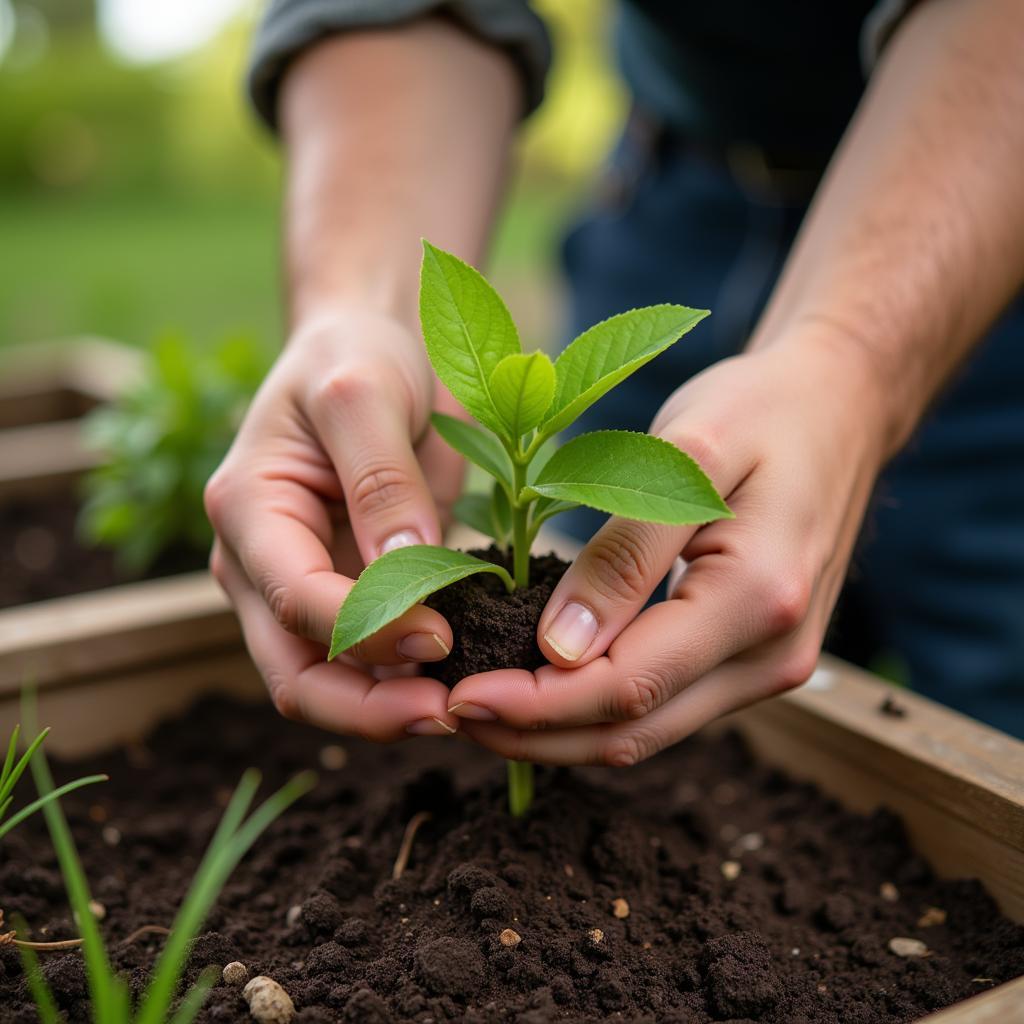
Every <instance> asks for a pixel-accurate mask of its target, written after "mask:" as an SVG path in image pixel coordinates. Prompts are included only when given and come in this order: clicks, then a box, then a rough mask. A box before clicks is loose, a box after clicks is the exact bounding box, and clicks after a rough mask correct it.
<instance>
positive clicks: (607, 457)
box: [329, 242, 732, 815]
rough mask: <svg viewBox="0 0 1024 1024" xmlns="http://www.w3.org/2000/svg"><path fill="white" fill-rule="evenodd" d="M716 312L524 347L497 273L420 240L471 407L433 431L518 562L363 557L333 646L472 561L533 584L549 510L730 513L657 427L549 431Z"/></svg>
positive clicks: (448, 370)
mask: <svg viewBox="0 0 1024 1024" xmlns="http://www.w3.org/2000/svg"><path fill="white" fill-rule="evenodd" d="M707 315H708V311H707V310H703V309H689V308H687V307H686V306H675V305H660V306H648V307H646V308H644V309H633V310H630V311H629V312H626V313H620V314H619V315H617V316H613V317H611V318H610V319H608V320H604V321H602V322H601V323H599V324H596V325H595V326H594V327H591V328H590V329H589V330H587V331H585V332H584V333H583V334H581V335H580V336H579V337H578V338H577V339H576V340H575V341H573V342H572V344H570V345H569V346H568V347H567V348H566V349H565V351H564V352H562V354H561V355H560V356H559V357H558V358H557V359H556V360H555V361H554V362H552V361H551V359H549V358H548V356H546V355H545V354H544V353H543V352H530V353H524V352H523V351H522V347H521V345H520V342H519V335H518V332H517V331H516V326H515V324H514V323H513V321H512V317H511V315H510V314H509V311H508V309H506V307H505V304H504V302H502V300H501V297H500V296H499V295H498V293H497V292H496V291H495V290H494V289H493V288H492V287H491V285H490V284H488V282H487V281H486V280H485V279H484V278H483V276H482V275H481V274H479V273H478V272H477V271H476V270H474V269H473V268H472V267H470V266H468V265H467V264H465V263H463V262H462V261H461V260H459V259H457V258H456V257H455V256H452V255H451V254H450V253H447V252H443V251H442V250H440V249H438V248H436V247H435V246H433V245H431V244H430V243H429V242H424V256H423V267H422V273H421V278H420V322H421V324H422V328H423V339H424V342H425V343H426V349H427V355H428V356H429V358H430V362H431V364H432V365H433V367H434V371H435V372H436V374H437V376H438V378H439V379H440V380H441V382H442V383H443V384H444V385H445V387H447V388H448V390H449V391H450V392H451V393H452V395H453V396H454V397H455V398H456V399H457V400H458V401H459V402H460V403H461V404H462V406H463V408H465V410H466V411H467V412H468V413H469V415H470V416H472V417H473V419H474V420H476V424H472V423H469V422H466V421H463V420H460V419H455V418H453V417H450V416H444V415H441V414H439V413H435V414H434V416H433V418H432V419H433V424H434V427H435V428H436V429H437V431H438V433H439V434H440V435H441V436H442V437H443V438H444V440H445V441H447V443H448V444H449V445H451V447H452V448H454V449H455V450H456V451H457V452H459V453H460V454H462V455H463V456H465V457H466V458H467V459H469V461H470V462H472V463H475V464H476V465H477V466H479V467H480V468H481V469H483V470H484V471H485V472H486V473H487V474H488V475H489V476H490V477H491V478H492V479H493V481H494V483H493V485H492V487H491V489H490V493H489V494H486V495H470V496H468V497H466V498H463V499H462V500H461V501H460V503H459V505H458V507H457V509H456V512H457V514H459V515H460V518H463V520H464V521H466V522H467V523H468V524H469V525H470V526H473V527H475V528H476V529H478V530H479V531H480V532H482V533H484V534H486V535H488V536H490V537H493V538H494V540H495V541H496V543H497V544H498V545H499V547H501V548H503V549H505V550H506V551H510V556H511V570H512V571H511V572H509V571H508V570H507V569H506V568H504V567H503V566H500V565H494V564H492V563H491V562H486V561H483V560H482V559H479V558H475V557H474V556H472V555H468V554H465V553H464V552H461V551H451V550H449V549H447V548H440V547H432V546H429V545H417V546H413V547H407V548H399V549H397V550H394V551H390V552H388V553H387V554H385V555H382V556H381V557H380V558H378V559H376V561H374V562H372V563H371V564H370V565H368V566H367V567H366V569H364V570H363V572H362V574H361V575H360V577H359V579H358V580H357V582H356V584H355V586H354V587H353V588H352V590H351V591H350V593H349V595H348V597H347V598H346V600H345V603H344V604H343V605H342V607H341V609H340V611H339V612H338V617H337V620H336V621H335V624H334V631H333V636H332V639H331V649H330V654H329V657H330V658H333V657H335V656H336V655H337V654H339V653H341V652H342V651H345V650H348V649H349V648H350V647H352V646H353V645H355V644H357V643H359V642H360V641H362V640H365V639H366V638H367V637H368V636H370V635H371V634H373V633H375V632H376V631H377V630H378V629H380V628H381V627H382V626H384V625H386V624H387V623H388V622H391V621H392V620H394V619H396V618H398V616H400V615H401V614H402V613H403V612H405V611H406V610H407V609H409V608H410V607H412V605H414V604H416V603H417V602H418V601H421V600H423V599H424V598H425V597H427V596H428V595H429V594H432V593H434V592H435V591H437V590H440V589H441V588H442V587H445V586H448V585H449V584H451V583H455V582H456V581H458V580H461V579H465V578H466V577H467V576H471V575H473V574H475V573H482V572H489V573H494V574H495V575H496V576H498V577H499V579H500V580H501V581H502V583H503V584H504V585H505V587H506V589H507V590H508V591H509V592H512V591H513V590H515V589H516V588H517V587H527V586H529V583H530V547H531V545H532V544H533V542H534V540H535V538H536V536H537V531H538V530H539V529H540V528H541V526H542V525H543V524H544V523H546V522H547V521H548V520H550V519H551V518H552V517H554V516H557V515H559V514H560V513H562V512H566V511H568V510H569V509H572V508H576V507H577V506H579V505H587V506H589V507H591V508H595V509H598V510H599V511H601V512H607V513H609V514H610V515H617V516H624V517H626V518H628V519H639V520H643V521H645V522H652V523H666V524H671V525H675V526H683V525H692V524H700V523H709V522H712V521H713V520H716V519H723V518H728V517H730V516H731V515H732V513H731V512H730V511H729V509H728V507H727V506H726V504H725V502H724V501H722V499H721V497H720V496H719V495H718V493H717V492H716V491H715V488H714V487H713V486H712V484H711V481H710V480H709V479H708V478H707V476H706V475H705V474H704V472H703V471H702V470H701V468H700V467H699V466H698V465H697V463H696V462H694V460H693V459H691V458H690V457H689V456H688V455H686V454H685V453H683V452H682V451H680V450H679V449H678V448H677V447H675V445H672V444H670V443H669V442H667V441H664V440H662V439H661V438H657V437H653V436H651V435H649V434H638V433H632V432H630V431H622V430H601V431H596V432H594V433H590V434H581V435H580V436H578V437H575V438H573V439H572V440H570V441H568V442H567V443H566V444H564V445H562V446H561V447H558V446H557V445H556V444H554V442H553V438H554V437H555V435H556V434H558V433H559V432H560V431H562V430H564V429H565V428H566V427H569V426H571V425H572V423H573V422H574V421H575V420H576V419H578V418H579V416H580V415H581V414H582V413H583V412H584V411H585V410H586V409H588V408H589V407H590V406H591V405H593V404H594V403H595V402H596V401H597V400H598V399H599V398H601V397H602V396H603V395H605V394H607V392H609V391H610V390H611V389H612V388H614V387H615V386H616V385H617V384H620V383H621V382H622V381H623V380H625V379H626V378H627V377H628V376H629V375H630V374H631V373H633V372H634V371H635V370H638V369H640V367H641V366H643V365H645V364H646V363H648V362H650V360H652V359H653V358H654V357H655V356H657V355H659V354H660V353H661V352H664V351H665V350H666V349H667V348H669V346H671V345H673V344H674V343H675V342H676V341H678V340H679V338H680V337H682V335H684V334H686V333H687V332H688V331H689V330H691V329H692V328H693V327H695V326H696V325H697V324H698V323H699V322H700V321H701V320H703V319H704V317H706V316H707ZM532 793H533V779H532V768H531V766H529V765H522V764H513V763H510V765H509V803H510V808H511V810H512V813H513V814H517V815H518V814H522V813H525V811H526V809H527V808H528V807H529V804H530V800H531V799H532Z"/></svg>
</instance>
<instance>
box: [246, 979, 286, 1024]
mask: <svg viewBox="0 0 1024 1024" xmlns="http://www.w3.org/2000/svg"><path fill="white" fill-rule="evenodd" d="M242 998H244V999H245V1001H246V1002H247V1003H248V1004H249V1013H250V1014H251V1015H252V1018H253V1020H255V1021H258V1022H259V1024H290V1021H291V1019H292V1018H293V1017H294V1016H295V1004H294V1003H293V1002H292V999H291V996H290V995H288V993H287V992H285V990H284V989H283V988H281V986H280V985H278V983H277V982H276V981H274V979H273V978H268V977H266V976H265V975H263V974H260V975H258V976H257V977H255V978H253V979H252V981H250V982H249V984H248V985H246V986H245V988H244V989H242Z"/></svg>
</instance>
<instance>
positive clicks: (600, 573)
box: [586, 524, 652, 602]
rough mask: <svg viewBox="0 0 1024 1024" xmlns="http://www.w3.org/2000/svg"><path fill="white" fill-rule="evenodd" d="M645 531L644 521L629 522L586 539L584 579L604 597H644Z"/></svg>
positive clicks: (648, 571)
mask: <svg viewBox="0 0 1024 1024" xmlns="http://www.w3.org/2000/svg"><path fill="white" fill-rule="evenodd" d="M648 534H649V528H648V527H646V525H645V524H630V528H628V529H614V528H612V529H609V530H608V531H607V532H603V533H601V534H598V536H596V537H595V538H594V539H593V540H592V541H591V542H590V544H589V546H588V547H587V561H586V573H587V578H588V580H589V582H590V584H591V586H593V587H594V589H595V590H596V591H597V592H598V593H599V594H600V595H601V597H603V598H604V599H605V600H608V601H613V602H631V601H636V600H637V599H638V598H642V597H645V596H646V594H647V589H648V587H649V586H650V585H651V582H652V567H651V561H650V556H649V555H648V553H647V546H646V545H645V544H644V538H645V537H646V536H648Z"/></svg>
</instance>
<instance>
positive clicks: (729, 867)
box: [722, 860, 743, 882]
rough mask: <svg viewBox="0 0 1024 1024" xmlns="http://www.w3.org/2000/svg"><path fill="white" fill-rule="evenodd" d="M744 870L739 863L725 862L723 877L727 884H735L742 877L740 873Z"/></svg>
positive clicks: (733, 861)
mask: <svg viewBox="0 0 1024 1024" xmlns="http://www.w3.org/2000/svg"><path fill="white" fill-rule="evenodd" d="M742 870H743V868H742V867H740V863H739V861H736V860H723V861H722V877H723V878H724V879H725V880H726V881H727V882H735V881H736V879H737V878H739V877H740V872H741V871H742Z"/></svg>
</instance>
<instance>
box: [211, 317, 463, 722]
mask: <svg viewBox="0 0 1024 1024" xmlns="http://www.w3.org/2000/svg"><path fill="white" fill-rule="evenodd" d="M441 390H442V389H438V391H439V392H441ZM439 399H440V401H441V402H444V396H443V395H439ZM448 401H450V399H448ZM434 405H435V387H434V379H433V376H432V374H431V371H430V367H429V364H428V363H427V359H426V356H425V354H424V351H423V344H422V341H421V340H420V339H419V337H418V336H416V335H415V334H414V333H413V332H412V331H410V330H409V329H407V328H406V327H405V326H404V325H402V324H401V323H399V322H398V321H396V320H395V319H393V318H391V317H387V316H382V315H379V314H376V313H371V312H365V311H352V310H343V311H335V312H332V313H331V314H330V315H328V316H324V317H322V318H321V319H319V320H318V321H316V322H315V323H311V324H308V325H307V326H305V327H304V328H303V329H302V330H301V331H299V332H297V333H296V335H295V336H293V337H292V338H291V339H290V341H289V343H288V345H287V347H286V348H285V350H284V352H283V353H282V355H281V357H280V358H279V359H278V361H277V363H276V364H275V366H274V368H273V369H272V370H271V372H270V374H269V375H268V376H267V379H266V380H265V381H264V383H263V386H262V387H261V388H260V390H259V392H258V393H257V395H256V397H255V399H254V400H253V402H252V405H251V407H250V408H249V411H248V413H247V415H246V417H245V420H244V422H243V424H242V426H241V428H240V430H239V432H238V435H237V437H236V439H235V443H234V444H233V446H232V448H231V450H230V451H229V453H228V455H227V457H226V458H225V460H224V462H223V463H222V464H221V466H220V467H219V468H218V470H217V471H216V473H215V474H214V475H213V477H212V478H211V480H210V482H209V484H208V485H207V489H206V506H207V512H208V514H209V516H210V520H211V522H212V523H213V525H214V529H215V531H216V535H217V539H216V542H215V544H214V549H213V554H212V557H211V563H210V564H211V569H212V571H213V574H214V576H215V577H216V578H217V580H218V581H219V582H220V584H221V585H222V586H223V588H224V589H225V591H226V592H227V594H228V596H229V598H230V599H231V601H232V603H233V604H234V606H235V608H236V610H237V612H238V615H239V618H240V620H241V623H242V629H243V631H244V633H245V638H246V643H247V645H248V647H249V650H250V653H251V654H252V656H253V659H254V660H255V662H256V665H257V667H258V668H259V670H260V672H261V674H262V675H263V678H264V680H265V681H266V683H267V687H268V689H269V691H270V693H271V696H272V697H273V700H274V703H275V705H276V706H277V708H278V709H279V710H280V711H281V713H282V714H284V715H285V716H286V717H289V718H297V719H303V720H306V721H309V722H311V723H313V724H316V725H319V726H321V727H323V728H327V729H331V730H333V731H335V732H340V733H351V734H357V735H362V736H365V737H368V738H371V739H374V740H381V741H386V740H393V739H399V738H401V737H403V736H405V735H407V734H408V733H410V732H411V733H414V734H419V733H437V734H442V733H445V732H452V731H454V729H455V727H456V726H457V724H458V722H457V720H456V719H454V718H453V717H452V716H451V715H449V714H448V713H447V711H446V708H447V706H448V699H447V698H448V691H447V689H446V688H445V687H444V686H442V685H441V684H440V683H438V682H436V681H434V680H428V679H423V678H415V677H410V676H409V671H410V669H408V668H407V669H406V670H405V672H404V674H403V672H402V670H401V669H393V670H392V671H390V672H383V671H381V670H375V669H372V668H371V667H370V666H371V665H372V666H413V665H415V664H416V663H418V662H426V661H436V660H439V659H441V658H443V657H445V655H446V654H447V652H448V650H449V649H450V647H451V643H452V635H451V629H450V628H449V626H448V623H447V622H446V621H445V619H444V618H443V617H442V616H441V615H439V614H438V613H437V612H435V611H433V610H432V609H430V608H427V607H425V606H422V605H418V606H416V607H414V608H412V609H410V610H409V611H408V612H407V613H406V614H405V615H404V616H402V617H401V618H400V619H398V620H396V621H395V622H392V623H390V624H389V625H388V626H386V627H385V628H384V629H382V630H381V631H380V632H379V633H377V634H375V635H374V636H372V637H370V638H369V639H367V640H366V641H365V642H364V643H363V644H361V645H359V647H358V648H357V649H356V650H355V651H353V652H349V653H348V654H346V655H343V656H342V657H341V658H338V659H336V660H335V661H334V662H332V663H330V664H328V663H327V661H326V645H327V644H328V643H329V641H330V635H331V629H332V626H333V622H334V617H335V615H336V614H337V611H338V608H339V607H340V606H341V604H342V602H343V601H344V599H345V596H346V595H347V594H348V592H349V590H350V589H351V587H352V584H353V578H354V577H355V576H356V575H358V573H359V571H360V570H361V569H362V567H363V566H364V565H365V564H366V563H367V562H369V561H371V560H372V559H374V558H376V557H377V556H378V555H379V554H382V553H383V552H385V551H388V550H390V549H391V548H394V547H399V546H402V545H408V544H417V543H425V544H438V543H440V542H441V531H442V518H444V517H446V516H447V512H448V509H449V508H450V506H451V504H452V503H453V502H454V500H455V498H456V497H457V496H458V493H459V489H460V486H461V479H462V466H461V460H460V459H459V457H458V456H456V455H455V453H454V452H452V451H451V450H450V449H448V448H447V446H446V445H444V443H443V442H442V441H441V440H440V438H439V437H438V436H437V434H436V433H435V432H433V431H432V430H430V428H429V416H430V413H431V411H432V409H433V408H434ZM446 411H451V410H447V409H446ZM383 675H388V676H390V678H380V677H381V676H383Z"/></svg>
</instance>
